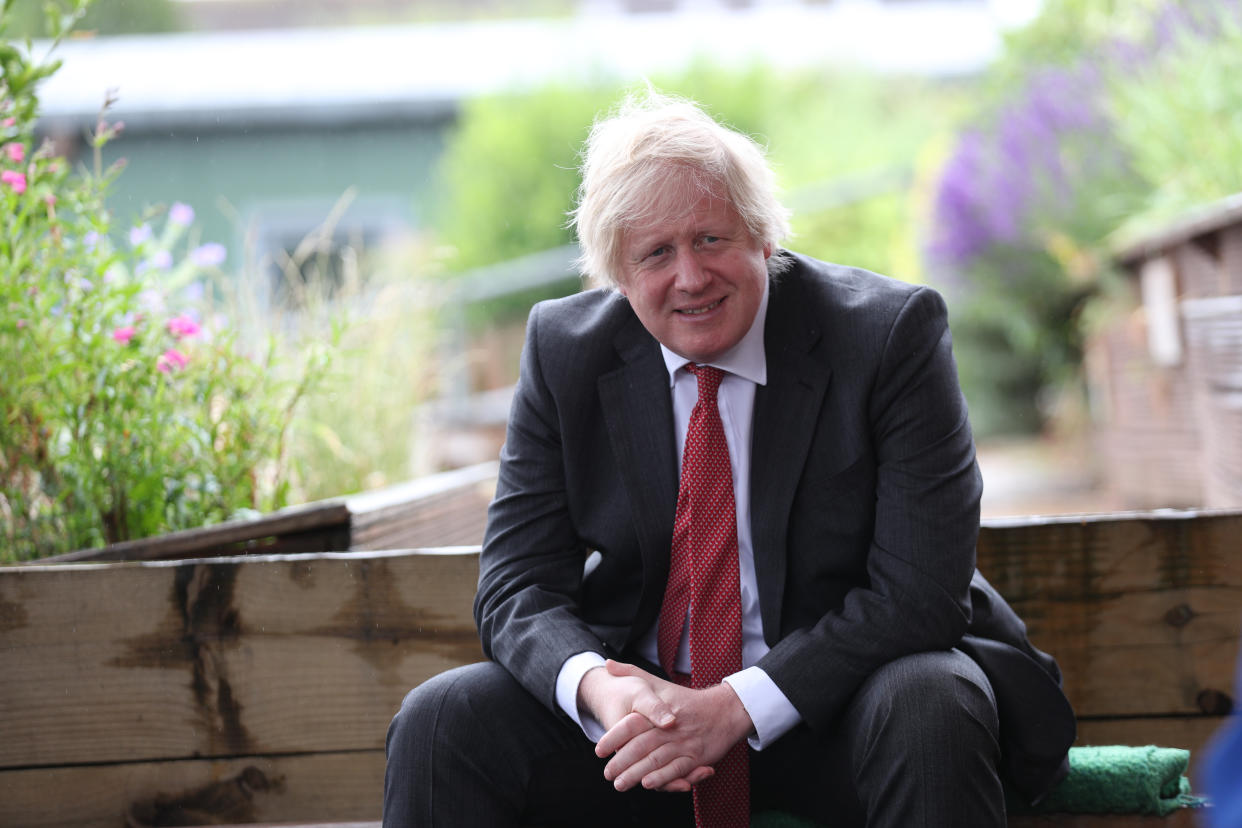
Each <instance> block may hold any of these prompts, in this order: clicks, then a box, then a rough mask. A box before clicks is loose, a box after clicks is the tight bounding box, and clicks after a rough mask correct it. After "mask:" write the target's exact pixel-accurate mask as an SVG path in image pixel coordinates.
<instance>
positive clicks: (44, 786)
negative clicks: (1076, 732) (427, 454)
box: [0, 512, 1242, 828]
mask: <svg viewBox="0 0 1242 828" xmlns="http://www.w3.org/2000/svg"><path fill="white" fill-rule="evenodd" d="M1240 544H1242V512H1222V513H1207V514H1199V513H1152V514H1131V515H1110V516H1098V517H1084V518H1057V519H1030V520H1011V521H991V522H988V523H986V524H985V526H984V528H983V531H982V534H981V538H980V543H979V563H980V568H981V569H982V570H983V571H984V573H985V574H986V575H987V576H988V577H989V578H990V579H991V580H992V581H993V583H995V584H996V586H997V588H998V589H1000V590H1001V592H1002V593H1003V594H1005V595H1006V596H1007V597H1009V598H1010V600H1011V601H1012V602H1013V604H1014V605H1015V607H1016V608H1017V610H1018V611H1019V612H1020V613H1021V614H1022V615H1023V616H1024V617H1025V619H1026V620H1027V622H1028V625H1029V627H1030V632H1031V636H1032V638H1033V640H1034V641H1035V642H1036V643H1037V644H1038V645H1039V646H1040V647H1043V648H1045V649H1047V650H1049V651H1051V652H1052V653H1054V654H1055V655H1056V656H1057V658H1058V660H1059V661H1060V663H1061V665H1062V667H1063V668H1064V670H1065V685H1066V689H1067V692H1068V694H1069V696H1070V698H1071V701H1072V702H1073V703H1074V705H1075V709H1076V710H1077V712H1078V714H1079V717H1080V742H1081V743H1084V744H1085V743H1095V744H1104V743H1126V744H1145V743H1149V742H1155V743H1159V744H1162V745H1168V746H1177V747H1187V748H1190V749H1192V750H1193V751H1198V750H1199V749H1200V748H1201V747H1202V745H1203V744H1204V741H1205V740H1206V739H1207V738H1208V736H1209V735H1210V734H1211V733H1212V732H1213V731H1214V730H1215V729H1216V728H1217V727H1218V726H1219V725H1220V724H1221V722H1222V717H1223V714H1224V713H1225V712H1226V711H1227V710H1228V709H1229V708H1230V707H1231V705H1232V698H1231V695H1232V692H1233V691H1232V686H1231V677H1232V675H1233V665H1234V663H1235V658H1236V656H1237V654H1238V648H1239V622H1240V621H1242V555H1239V554H1238V550H1239V545H1240ZM477 566H478V564H477V552H476V550H475V549H439V550H420V551H395V552H394V551H386V552H385V551H362V552H353V553H312V554H296V555H251V556H246V557H229V558H210V559H198V560H183V561H131V562H111V563H108V562H102V563H67V564H54V565H37V566H15V567H8V568H4V569H0V825H14V826H26V827H27V828H39V826H63V825H75V826H99V827H100V828H120V826H125V825H130V826H144V825H187V824H188V825H192V824H216V823H220V822H233V823H244V822H258V821H266V822H280V821H302V822H314V821H329V820H337V821H347V820H374V819H378V816H379V810H380V799H381V790H382V778H383V767H384V755H383V742H384V733H385V729H386V727H387V724H388V721H389V719H390V717H391V715H392V714H393V712H394V711H395V710H396V708H397V706H398V704H399V703H400V701H401V698H402V697H403V695H404V694H405V692H406V691H407V690H409V688H411V687H413V686H414V685H416V684H418V683H419V682H421V681H423V680H424V679H426V678H427V677H429V676H431V675H433V674H435V673H437V672H439V671H441V670H444V669H445V668H448V667H451V666H453V665H456V664H462V663H467V662H470V661H473V660H476V659H479V658H480V657H481V654H480V651H479V646H478V643H477V639H476V637H475V629H474V624H473V621H472V618H471V612H470V603H471V598H472V596H473V594H474V589H475V580H476V576H477Z"/></svg>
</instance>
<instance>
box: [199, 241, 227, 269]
mask: <svg viewBox="0 0 1242 828" xmlns="http://www.w3.org/2000/svg"><path fill="white" fill-rule="evenodd" d="M226 256H228V250H226V249H225V247H224V245H222V244H220V243H219V242H207V243H206V244H203V245H199V246H198V247H196V248H194V250H192V251H190V261H192V262H194V264H196V265H198V266H199V267H219V266H220V265H222V264H224V259H225V257H226Z"/></svg>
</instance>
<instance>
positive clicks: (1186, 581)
mask: <svg viewBox="0 0 1242 828" xmlns="http://www.w3.org/2000/svg"><path fill="white" fill-rule="evenodd" d="M1239 538H1242V514H1239V513H1237V512H1222V513H1171V514H1164V515H1162V514H1154V513H1153V514H1147V515H1125V516H1117V515H1113V516H1093V517H1078V518H1059V519H1028V520H1021V519H1019V520H1004V521H1001V520H997V521H989V522H987V523H986V524H985V526H984V528H983V529H982V530H981V532H980V541H979V568H980V569H981V570H982V571H983V573H984V574H985V575H986V576H987V577H988V578H989V579H990V580H991V581H992V583H993V584H994V585H995V586H996V588H997V589H998V590H1000V592H1001V593H1002V594H1003V595H1005V596H1006V597H1007V598H1008V599H1009V601H1010V602H1011V603H1012V604H1013V605H1014V608H1015V609H1016V610H1017V611H1018V613H1019V614H1020V615H1021V616H1022V617H1023V618H1024V619H1025V620H1026V623H1027V626H1028V629H1029V631H1030V634H1031V639H1032V640H1033V641H1034V642H1035V643H1036V644H1037V645H1038V646H1039V647H1041V648H1043V649H1045V650H1047V651H1048V652H1051V653H1052V654H1053V655H1055V656H1056V658H1057V660H1058V662H1060V664H1061V666H1062V668H1063V670H1064V671H1065V686H1066V691H1067V693H1068V695H1069V696H1070V700H1071V701H1072V702H1073V703H1074V706H1075V709H1076V710H1077V711H1078V713H1079V715H1084V716H1097V717H1098V716H1135V715H1152V714H1161V715H1167V714H1196V713H1203V712H1219V711H1218V710H1216V709H1214V708H1213V709H1205V706H1204V700H1205V699H1219V698H1221V697H1228V696H1231V695H1232V686H1233V665H1234V664H1235V663H1236V657H1237V653H1238V649H1239V625H1240V624H1242V555H1238V554H1237V551H1238V546H1239Z"/></svg>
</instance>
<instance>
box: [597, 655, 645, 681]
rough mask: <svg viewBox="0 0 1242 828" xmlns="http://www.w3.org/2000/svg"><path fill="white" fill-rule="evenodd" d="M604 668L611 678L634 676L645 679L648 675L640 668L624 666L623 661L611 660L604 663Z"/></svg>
mask: <svg viewBox="0 0 1242 828" xmlns="http://www.w3.org/2000/svg"><path fill="white" fill-rule="evenodd" d="M604 667H606V668H607V669H608V673H609V675H613V676H635V677H636V678H646V677H647V675H648V673H647V671H646V670H644V669H642V668H641V667H636V666H635V665H633V664H626V663H625V662H624V661H613V660H612V659H611V658H610V659H607V660H606V661H605V662H604Z"/></svg>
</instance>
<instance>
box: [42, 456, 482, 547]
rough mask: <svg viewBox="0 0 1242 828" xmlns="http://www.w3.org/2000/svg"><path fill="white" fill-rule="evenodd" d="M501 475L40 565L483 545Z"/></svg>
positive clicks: (325, 503) (399, 488) (425, 480)
mask: <svg viewBox="0 0 1242 828" xmlns="http://www.w3.org/2000/svg"><path fill="white" fill-rule="evenodd" d="M498 469H499V464H497V463H494V462H492V463H480V464H478V465H475V466H469V467H466V468H462V469H455V470H453V471H448V472H443V473H441V474H434V475H429V476H427V477H421V478H418V479H416V480H411V481H408V482H406V483H400V484H397V485H395V486H389V487H387V488H384V489H380V490H377V491H373V492H366V493H364V494H358V495H350V496H347V497H337V498H332V499H330V500H318V501H315V502H313V503H306V504H303V505H300V506H290V507H289V508H287V509H281V510H279V511H277V512H272V513H271V514H268V515H263V516H262V517H258V518H254V519H253V520H237V521H229V522H227V523H221V524H217V525H215V526H207V527H204V528H202V529H187V530H184V531H181V532H169V533H168V534H164V535H159V536H158V537H153V538H143V539H141V540H135V541H126V542H124V543H114V544H111V545H109V546H104V547H100V548H97V549H82V550H79V551H76V552H69V553H67V554H64V555H57V556H54V557H51V558H44V559H43V560H42V561H41V562H40V563H70V562H74V561H157V560H160V561H162V560H180V559H184V558H207V557H214V556H222V555H247V554H269V555H272V554H295V553H300V552H335V551H340V550H365V549H412V548H417V547H422V546H456V545H461V546H469V545H477V544H480V543H482V542H483V529H484V525H485V523H486V521H487V504H488V503H489V502H490V501H491V499H492V495H493V493H494V492H495V490H496V473H497V470H498Z"/></svg>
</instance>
